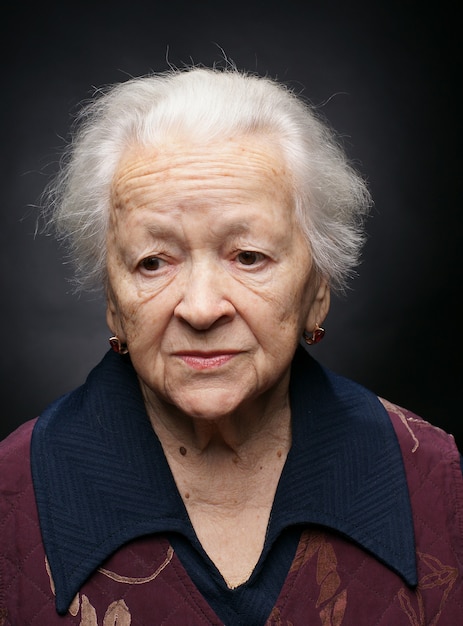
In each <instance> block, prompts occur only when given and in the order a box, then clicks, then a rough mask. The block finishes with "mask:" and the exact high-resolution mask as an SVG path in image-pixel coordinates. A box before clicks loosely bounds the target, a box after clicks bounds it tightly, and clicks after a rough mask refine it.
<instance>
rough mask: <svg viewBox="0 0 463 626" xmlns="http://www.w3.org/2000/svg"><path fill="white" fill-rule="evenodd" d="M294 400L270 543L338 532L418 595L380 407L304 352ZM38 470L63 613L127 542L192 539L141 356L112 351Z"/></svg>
mask: <svg viewBox="0 0 463 626" xmlns="http://www.w3.org/2000/svg"><path fill="white" fill-rule="evenodd" d="M290 397H291V409H292V420H293V443H292V447H291V450H290V452H289V454H288V458H287V461H286V464H285V467H284V470H283V473H282V477H281V480H280V484H279V486H278V489H277V493H276V497H275V503H274V508H273V512H272V521H271V525H270V533H272V529H273V532H275V533H276V532H278V530H279V529H280V528H282V527H284V526H286V525H291V524H308V523H313V524H321V525H324V526H328V527H330V528H333V529H335V530H337V531H339V532H340V533H342V534H344V535H346V536H348V537H350V538H351V539H353V540H354V541H355V542H357V543H359V544H360V545H361V546H363V547H364V548H365V549H366V550H368V551H369V552H371V553H372V554H373V555H375V556H376V557H377V558H378V559H379V560H381V561H382V562H384V563H385V564H386V565H387V566H388V567H390V568H391V569H393V570H394V571H396V572H397V573H398V574H399V575H401V576H402V577H403V578H404V579H405V580H406V581H407V582H408V583H409V584H412V585H414V584H416V579H417V574H416V564H415V549H414V536H413V523H412V517H411V509H410V502H409V495H408V490H407V484H406V479H405V473H404V468H403V462H402V457H401V453H400V449H399V445H398V442H397V439H396V436H395V433H394V430H393V427H392V424H391V422H390V420H389V417H388V415H387V412H386V410H385V409H384V407H383V406H382V404H381V403H380V401H379V400H378V398H377V397H376V396H375V395H374V394H372V393H371V392H369V391H367V390H366V389H364V388H363V387H361V386H359V385H357V384H355V383H353V382H352V381H349V380H347V379H345V378H342V377H339V376H336V375H334V374H333V373H331V372H330V371H328V370H327V369H325V368H323V367H321V366H320V365H319V364H318V363H317V362H316V361H314V360H313V359H312V358H311V357H310V356H309V355H308V354H307V353H306V352H305V351H304V350H303V349H302V348H301V349H300V350H299V351H298V353H297V355H296V357H295V359H294V362H293V367H292V372H291V387H290ZM31 463H32V475H33V481H34V488H35V495H36V500H37V507H38V511H39V518H40V525H41V532H42V537H43V542H44V545H45V550H46V553H47V558H48V561H49V565H50V569H51V572H52V576H53V581H54V584H55V590H56V606H57V610H58V612H60V613H65V612H66V610H67V608H68V606H69V604H70V602H71V601H72V599H73V597H74V596H75V594H76V593H77V592H78V590H79V588H80V587H81V586H82V584H83V583H84V582H85V580H86V579H87V578H88V577H89V576H90V575H91V573H92V572H93V571H94V570H95V569H96V568H98V567H99V566H100V565H101V564H102V562H103V561H104V560H105V559H106V558H107V557H108V556H110V555H111V554H112V553H113V552H114V551H115V550H117V549H118V548H119V547H120V546H121V545H123V544H124V543H126V542H127V541H130V540H131V539H135V538H136V537H139V536H142V535H145V534H150V533H156V532H163V531H178V532H183V533H188V532H189V530H190V526H189V523H188V516H187V514H186V510H185V508H184V505H183V502H182V500H181V498H180V496H179V494H178V491H177V488H176V485H175V482H174V479H173V476H172V474H171V472H170V470H169V467H168V464H167V462H166V460H165V457H164V454H163V451H162V447H161V444H160V442H159V440H158V438H157V436H156V434H155V433H154V431H153V429H152V427H151V424H150V421H149V419H148V416H147V414H146V411H145V407H144V404H143V399H142V395H141V392H140V388H139V384H138V379H137V376H136V373H135V371H134V369H133V367H132V365H131V362H130V358H129V357H121V356H119V355H116V354H115V353H113V352H112V351H109V352H108V353H107V354H106V355H105V357H104V358H103V360H102V362H101V363H100V364H99V365H97V367H96V368H95V369H94V370H92V372H91V373H90V375H89V377H88V378H87V381H86V383H85V384H84V385H83V386H81V387H79V388H78V389H76V390H75V391H73V392H71V393H69V394H67V395H65V396H63V397H62V398H60V399H58V400H57V401H55V402H54V403H52V404H51V405H50V406H49V407H48V408H47V409H46V410H45V411H44V413H43V414H42V416H41V417H40V418H39V420H38V421H37V423H36V426H35V428H34V432H33V436H32V447H31ZM271 539H272V537H269V540H271Z"/></svg>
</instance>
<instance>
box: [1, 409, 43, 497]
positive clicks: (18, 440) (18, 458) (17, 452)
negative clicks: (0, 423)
mask: <svg viewBox="0 0 463 626" xmlns="http://www.w3.org/2000/svg"><path fill="white" fill-rule="evenodd" d="M36 422H37V418H35V419H32V420H29V421H28V422H25V423H24V424H22V425H21V426H19V427H18V428H17V429H16V430H14V431H13V432H12V433H11V434H10V435H8V437H6V438H5V439H3V440H2V441H0V468H2V469H1V471H0V485H1V484H2V482H3V481H4V480H5V479H8V478H10V477H11V475H10V474H9V471H11V470H12V471H15V472H16V471H18V470H19V469H20V467H21V466H24V465H27V464H28V461H29V459H30V444H31V437H32V431H33V429H34V426H35V423H36Z"/></svg>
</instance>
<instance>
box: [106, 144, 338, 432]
mask: <svg viewBox="0 0 463 626" xmlns="http://www.w3.org/2000/svg"><path fill="white" fill-rule="evenodd" d="M107 259H108V260H107V264H108V265H107V267H108V287H107V297H108V307H107V321H108V325H109V327H110V329H111V331H112V332H114V333H116V334H117V335H118V336H119V338H120V339H121V341H122V342H124V343H126V344H127V347H128V349H129V353H130V357H131V359H132V362H133V365H134V367H135V369H136V371H137V373H138V376H139V379H140V383H141V386H142V390H143V393H144V397H145V401H146V404H147V407H148V410H149V413H150V414H151V415H156V416H157V419H161V420H163V421H165V422H169V421H171V420H172V421H177V422H178V420H186V421H187V422H191V423H193V422H194V423H213V422H218V421H221V420H225V421H227V420H228V421H231V422H232V423H233V424H234V428H235V429H237V430H239V429H240V428H243V425H244V424H247V425H249V424H252V422H255V423H256V425H257V424H262V423H265V422H266V421H267V420H268V419H271V415H274V414H277V413H280V412H284V411H286V410H288V397H287V392H288V382H289V368H290V363H291V359H292V357H293V354H294V352H295V349H296V347H297V344H298V342H299V339H300V337H301V333H302V331H303V330H304V329H307V330H309V331H310V332H311V331H312V330H313V328H314V327H315V324H316V323H319V324H321V323H322V322H323V319H324V317H325V315H326V313H327V310H328V306H329V289H328V286H327V284H326V282H325V281H324V280H321V279H320V278H319V277H318V276H317V275H316V274H315V272H314V271H313V268H312V261H311V256H310V251H309V249H308V246H307V243H306V241H305V240H304V238H303V236H302V234H301V229H300V227H299V225H298V223H297V221H296V218H295V215H294V210H293V207H292V199H291V195H290V191H289V179H288V173H287V172H286V170H285V166H284V163H283V161H282V158H281V156H280V154H279V150H278V148H277V147H276V146H275V144H274V143H273V142H271V141H270V140H269V139H268V138H263V137H249V136H247V137H239V138H233V139H229V140H223V141H221V142H215V143H209V144H199V143H193V142H189V141H186V142H180V141H178V142H175V141H171V142H169V143H166V145H165V146H163V147H158V148H157V149H147V148H141V147H138V148H133V149H131V150H130V151H128V152H127V153H126V154H125V155H124V157H123V159H122V160H121V162H120V164H119V167H118V170H117V172H116V175H115V178H114V183H113V189H112V207H111V215H110V227H109V233H108V239H107ZM256 427H257V426H256Z"/></svg>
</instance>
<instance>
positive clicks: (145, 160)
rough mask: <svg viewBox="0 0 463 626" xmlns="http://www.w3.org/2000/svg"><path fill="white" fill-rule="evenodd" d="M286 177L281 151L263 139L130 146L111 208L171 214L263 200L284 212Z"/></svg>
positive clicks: (287, 193)
mask: <svg viewBox="0 0 463 626" xmlns="http://www.w3.org/2000/svg"><path fill="white" fill-rule="evenodd" d="M290 196H291V193H290V175H289V172H288V170H287V167H286V166H285V163H284V160H283V156H282V153H281V149H280V148H279V147H278V146H277V144H276V142H275V141H274V140H272V139H270V138H266V137H260V136H259V137H256V136H243V137H238V138H228V139H224V140H220V141H210V142H208V143H205V144H204V143H199V142H193V141H191V140H180V139H178V138H176V139H173V140H170V141H165V142H164V143H163V144H161V145H158V146H156V147H155V148H154V147H143V146H133V147H132V148H130V149H129V150H127V151H126V152H125V153H124V155H123V157H122V159H121V160H120V162H119V165H118V168H117V170H116V172H115V176H114V179H113V185H112V197H113V207H114V208H115V209H116V210H117V209H122V208H124V209H125V210H129V211H130V210H131V209H134V208H140V207H141V206H148V205H149V206H152V207H156V206H157V207H158V208H160V207H162V209H163V210H165V209H167V208H169V209H175V208H178V207H179V205H180V206H184V205H185V203H187V204H188V205H189V206H190V208H191V205H199V206H207V205H208V204H214V203H216V202H220V203H224V204H225V205H226V204H227V203H233V204H235V205H236V204H238V205H239V204H243V205H248V204H249V203H252V202H254V201H256V199H258V198H260V199H262V198H267V199H271V200H272V202H273V203H276V204H279V205H280V206H282V205H284V206H285V207H288V205H289V204H290Z"/></svg>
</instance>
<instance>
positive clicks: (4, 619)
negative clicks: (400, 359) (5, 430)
mask: <svg viewBox="0 0 463 626" xmlns="http://www.w3.org/2000/svg"><path fill="white" fill-rule="evenodd" d="M385 405H386V408H387V410H388V411H389V414H390V417H391V420H392V423H393V425H394V428H395V430H396V432H397V435H398V438H399V442H400V446H401V450H402V454H403V459H404V464H405V471H406V476H407V480H408V486H409V491H410V497H411V504H412V511H413V519H414V525H415V539H416V551H417V563H418V579H419V584H418V587H417V588H416V589H411V588H409V587H408V586H407V585H406V584H405V583H404V582H403V580H402V579H401V578H400V576H398V575H397V574H395V573H394V572H392V571H391V570H390V569H389V568H387V567H386V566H384V565H383V564H381V563H380V562H379V561H378V560H377V559H375V558H374V557H372V556H370V555H369V554H368V553H366V552H365V551H364V550H363V549H361V548H360V547H357V546H356V545H355V544H353V543H352V542H350V541H349V540H346V539H343V538H342V537H340V536H339V535H337V534H335V533H331V532H330V531H326V532H322V531H320V530H316V531H314V530H307V531H305V532H304V533H303V535H302V538H301V541H300V543H299V547H298V550H297V553H296V557H295V559H294V562H293V564H292V567H291V570H290V572H289V574H288V577H287V579H286V581H285V584H284V586H283V588H282V590H281V593H280V595H279V597H278V600H277V602H276V604H275V607H274V609H273V611H272V613H271V615H270V617H269V619H268V621H267V626H306V625H312V624H313V625H321V626H459V625H460V624H463V478H462V475H461V468H460V464H459V454H458V451H457V449H456V447H455V444H454V441H453V438H452V437H451V436H449V435H447V434H446V433H444V432H443V431H441V430H440V429H438V428H435V427H433V426H431V425H430V424H428V423H427V422H425V421H423V420H421V419H420V418H418V417H416V416H415V415H413V414H412V413H410V412H408V411H405V410H402V409H399V408H398V407H396V406H394V405H391V404H389V403H386V402H385ZM32 427H33V422H29V423H27V424H25V425H23V426H22V427H20V428H19V429H18V430H17V431H16V432H15V433H13V434H12V435H11V436H10V437H9V438H8V439H6V440H5V441H4V442H2V443H0V545H1V550H0V626H55V625H56V626H58V625H65V624H69V625H71V624H73V625H74V626H129V625H131V626H140V625H143V626H151V625H153V626H155V625H157V624H162V625H163V626H189V625H191V626H203V625H204V626H206V625H208V626H210V625H212V624H214V625H217V626H219V625H222V621H221V620H220V619H219V618H218V617H217V616H216V615H215V613H214V612H213V611H212V609H211V608H210V606H209V605H208V604H207V603H206V601H205V600H204V598H203V597H202V596H201V594H200V593H199V592H198V590H197V589H196V587H195V586H194V584H193V583H192V581H191V579H190V577H189V576H188V574H187V573H186V571H185V570H184V568H183V566H182V565H181V563H180V561H179V560H178V559H177V557H176V555H175V553H174V552H173V550H172V548H171V546H170V545H169V543H168V542H167V541H166V540H163V539H159V538H155V537H147V538H141V539H138V540H135V541H132V542H130V543H129V544H127V545H126V546H124V547H122V548H121V549H119V550H118V552H117V553H116V554H114V555H113V556H112V557H111V558H110V559H109V560H108V561H107V562H106V563H105V564H104V565H103V566H102V567H101V568H100V569H98V571H96V572H95V573H94V574H93V575H92V576H91V578H90V579H89V580H88V581H87V582H86V583H85V584H84V585H83V586H82V588H81V589H80V591H79V593H78V594H77V595H76V597H75V599H74V601H73V602H72V604H71V606H70V607H69V610H68V613H67V614H66V615H64V616H59V615H58V614H57V613H56V610H55V602H54V595H53V582H52V580H51V577H50V575H49V571H48V568H47V562H46V557H45V552H44V548H43V545H42V541H41V535H40V529H39V521H38V518H37V511H36V506H35V499H34V492H33V487H32V480H31V475H30V468H29V462H28V459H29V446H30V435H31V431H32ZM229 626H232V625H229ZM247 626H252V625H247Z"/></svg>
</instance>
